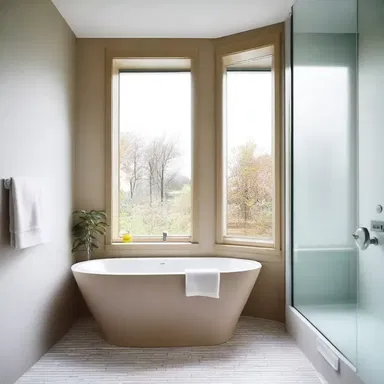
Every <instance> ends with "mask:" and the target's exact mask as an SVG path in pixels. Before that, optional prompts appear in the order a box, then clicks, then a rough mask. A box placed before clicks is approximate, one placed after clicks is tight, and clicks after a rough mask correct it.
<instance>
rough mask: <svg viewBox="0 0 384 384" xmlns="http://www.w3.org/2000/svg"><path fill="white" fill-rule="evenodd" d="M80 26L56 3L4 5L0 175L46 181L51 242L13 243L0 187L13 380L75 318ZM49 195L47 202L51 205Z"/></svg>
mask: <svg viewBox="0 0 384 384" xmlns="http://www.w3.org/2000/svg"><path fill="white" fill-rule="evenodd" d="M75 48H76V41H75V37H74V35H73V33H72V32H71V30H70V29H69V27H68V26H67V24H66V23H65V21H64V20H63V19H62V17H61V16H60V14H59V13H58V11H57V10H56V8H55V7H54V6H53V5H52V3H51V2H50V1H49V0H10V1H8V2H4V1H2V2H1V3H0V178H1V179H2V178H7V177H11V176H31V177H36V178H42V179H43V180H44V182H43V183H44V189H45V190H46V192H47V194H48V196H49V198H48V199H47V200H48V204H50V205H49V212H50V217H49V220H50V225H51V229H52V233H53V239H52V241H51V242H50V243H48V244H46V245H41V246H37V247H33V248H30V249H27V250H24V251H15V250H13V249H11V248H10V246H9V233H8V225H9V224H8V192H7V191H5V190H4V189H3V187H2V184H1V187H0V382H1V383H2V384H8V383H13V382H14V381H15V380H16V379H17V378H18V377H19V376H20V375H21V374H23V373H24V371H25V370H27V369H28V368H29V366H31V365H32V364H33V363H34V362H35V361H36V360H38V359H39V358H40V357H41V355H42V354H44V353H45V352H46V351H47V349H48V348H50V346H51V345H52V344H53V343H54V342H56V341H57V339H58V338H59V337H61V336H62V335H63V333H64V332H66V331H67V329H68V327H69V326H70V325H71V323H72V321H73V318H74V315H75V307H76V300H75V295H76V288H75V285H74V282H73V278H72V276H71V272H70V266H71V264H72V255H71V252H70V248H71V244H70V220H71V211H72V163H73V162H72V138H73V132H72V131H73V126H74V102H75V93H74V90H75ZM49 201H50V203H49Z"/></svg>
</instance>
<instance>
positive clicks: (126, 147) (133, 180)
mask: <svg viewBox="0 0 384 384" xmlns="http://www.w3.org/2000/svg"><path fill="white" fill-rule="evenodd" d="M143 149H144V148H143V142H142V139H141V138H139V137H137V136H135V135H133V134H132V133H122V134H121V137H120V169H121V171H122V173H123V174H124V177H125V178H126V179H127V180H128V182H129V191H130V197H131V199H133V196H134V194H135V191H136V188H137V186H138V183H139V181H140V180H141V179H142V178H143V177H144V153H143Z"/></svg>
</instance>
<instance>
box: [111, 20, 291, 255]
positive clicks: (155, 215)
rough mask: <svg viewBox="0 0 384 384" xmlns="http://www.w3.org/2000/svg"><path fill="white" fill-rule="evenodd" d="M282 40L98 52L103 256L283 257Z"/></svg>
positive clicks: (130, 45) (152, 44)
mask: <svg viewBox="0 0 384 384" xmlns="http://www.w3.org/2000/svg"><path fill="white" fill-rule="evenodd" d="M283 33H284V30H283V24H277V25H273V26H270V27H265V28H261V29H258V30H254V31H249V32H245V33H240V34H236V35H233V36H228V37H223V38H218V39H214V40H210V41H207V40H201V39H185V40H184V39H183V40H180V39H177V40H167V39H159V40H157V39H148V40H147V39H145V40H139V39H138V40H136V39H133V40H127V41H124V43H122V47H124V48H122V49H119V48H117V49H115V48H113V49H106V85H107V86H106V129H107V132H108V134H107V135H106V138H107V139H106V141H107V142H106V147H107V157H106V207H107V209H106V210H107V216H108V220H109V224H110V228H109V229H108V232H107V236H106V248H105V249H106V252H107V254H108V256H124V257H125V256H137V257H138V256H160V255H162V256H206V255H214V256H224V257H226V256H230V257H232V256H234V255H235V254H239V253H241V255H242V256H243V257H246V258H254V259H256V260H259V261H263V260H267V261H272V260H280V256H281V254H282V249H281V244H282V241H281V232H282V231H281V226H282V222H281V206H282V200H281V195H282V194H281V186H280V185H281V181H280V177H281V167H282V165H281V164H280V159H281V153H280V152H281V142H280V140H281V139H280V130H281V122H282V109H281V104H282V100H281V90H280V83H282V71H281V45H282V36H283ZM128 232H130V235H131V236H132V242H131V243H129V244H126V241H127V239H128V238H129V237H130V236H125V235H126V234H127V233H128Z"/></svg>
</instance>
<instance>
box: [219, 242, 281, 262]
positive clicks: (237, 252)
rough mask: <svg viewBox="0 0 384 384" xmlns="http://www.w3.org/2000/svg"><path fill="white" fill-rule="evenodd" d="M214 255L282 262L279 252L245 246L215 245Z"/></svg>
mask: <svg viewBox="0 0 384 384" xmlns="http://www.w3.org/2000/svg"><path fill="white" fill-rule="evenodd" d="M215 255H216V256H223V257H237V258H241V259H250V260H256V261H266V262H281V261H282V260H283V257H282V256H283V252H282V251H281V250H276V249H272V248H261V247H255V246H247V245H233V244H215Z"/></svg>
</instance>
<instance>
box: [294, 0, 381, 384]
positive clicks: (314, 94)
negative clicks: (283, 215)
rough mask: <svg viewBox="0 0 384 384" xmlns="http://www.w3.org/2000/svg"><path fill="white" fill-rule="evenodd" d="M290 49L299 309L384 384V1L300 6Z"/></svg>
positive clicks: (363, 373) (309, 0) (370, 381)
mask: <svg viewBox="0 0 384 384" xmlns="http://www.w3.org/2000/svg"><path fill="white" fill-rule="evenodd" d="M291 44H292V57H291V60H292V100H291V104H292V109H291V112H292V137H291V150H292V159H291V160H292V167H291V173H292V191H291V194H292V206H291V212H292V238H291V244H292V249H291V253H292V270H291V272H292V292H293V294H292V296H293V297H292V302H293V306H294V307H295V308H296V309H297V310H298V311H299V312H300V313H301V314H302V315H303V316H304V317H305V318H307V319H308V320H309V321H310V322H311V323H312V325H314V327H316V328H317V329H318V330H319V331H320V332H321V333H322V334H323V335H324V336H325V337H326V338H327V339H328V340H329V341H330V342H331V343H332V344H333V345H334V346H335V347H336V348H337V349H338V350H339V351H340V352H341V354H343V355H344V356H345V357H346V358H347V359H348V360H349V361H350V362H351V363H352V364H353V365H354V366H355V367H356V369H357V373H358V375H359V376H360V377H361V378H362V380H363V382H364V383H365V384H382V383H384V296H383V292H384V247H383V244H384V208H383V207H384V172H383V171H382V169H381V168H382V167H381V164H382V154H383V146H384V104H383V100H384V1H383V0H332V1H329V0H297V1H296V2H295V5H294V7H293V16H292V39H291ZM359 227H361V228H360V229H359V231H356V230H357V228H359ZM353 235H354V236H355V237H356V238H357V243H359V244H356V243H355V239H354V237H353ZM358 245H359V246H358Z"/></svg>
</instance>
